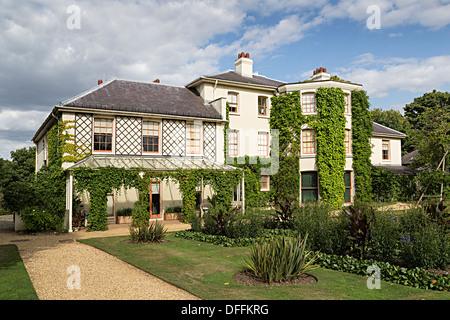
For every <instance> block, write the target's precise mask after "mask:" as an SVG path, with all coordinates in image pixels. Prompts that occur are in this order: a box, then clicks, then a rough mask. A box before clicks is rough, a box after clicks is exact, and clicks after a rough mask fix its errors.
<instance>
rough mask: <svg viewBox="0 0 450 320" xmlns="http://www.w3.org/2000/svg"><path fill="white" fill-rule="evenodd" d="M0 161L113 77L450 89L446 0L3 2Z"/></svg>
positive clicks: (391, 97)
mask: <svg viewBox="0 0 450 320" xmlns="http://www.w3.org/2000/svg"><path fill="white" fill-rule="evenodd" d="M0 8H1V10H0V157H2V158H5V159H6V158H9V156H10V151H11V150H15V149H18V148H22V147H25V146H31V145H33V144H32V142H31V138H32V137H33V135H34V133H35V132H36V130H37V129H38V128H39V126H40V124H41V123H42V122H43V120H44V119H45V118H46V117H47V116H48V114H49V113H50V111H51V109H52V108H53V106H54V105H55V104H57V103H58V102H60V101H64V100H66V99H68V98H70V97H72V96H74V95H77V94H79V93H81V92H82V91H85V90H87V89H89V88H91V87H93V86H95V85H96V83H97V80H98V79H100V78H101V79H104V80H107V79H109V78H112V77H117V78H123V79H133V80H142V81H152V80H154V79H156V78H159V79H161V82H162V83H164V84H173V85H185V84H187V83H188V82H190V81H191V80H193V79H195V78H197V77H199V76H200V75H203V74H212V73H216V72H221V71H226V70H228V69H233V68H234V60H235V59H236V58H237V54H238V53H239V52H241V51H244V52H249V53H250V56H251V57H252V58H253V59H254V71H258V72H259V73H260V74H262V75H266V76H268V77H271V78H274V79H278V80H283V81H288V82H294V81H300V80H304V79H307V78H309V77H310V76H311V74H312V70H314V69H316V68H317V67H326V68H327V70H328V71H329V72H330V73H331V74H334V75H338V76H339V77H341V78H343V79H346V80H351V81H353V82H357V83H361V84H363V86H364V89H365V90H366V91H367V92H368V94H369V96H370V102H371V105H372V108H383V109H396V110H402V108H403V106H404V105H405V104H406V103H410V102H412V101H413V99H414V97H418V96H421V95H423V94H424V93H425V92H429V91H432V90H433V89H436V90H440V91H450V26H449V24H450V0H440V1H439V0H427V1H420V0H417V1H415V0H409V1H408V0H398V1H386V0H368V1H365V0H361V1H356V0H342V1H328V0H315V1H310V0H267V1H255V0H225V1H207V0H205V1H200V0H199V1H181V0H180V1H166V0H164V1H145V0H134V1H125V0H123V1H122V0H115V1H112V0H96V1H76V0H58V1H56V0H35V1H32V0H26V1H25V0H0Z"/></svg>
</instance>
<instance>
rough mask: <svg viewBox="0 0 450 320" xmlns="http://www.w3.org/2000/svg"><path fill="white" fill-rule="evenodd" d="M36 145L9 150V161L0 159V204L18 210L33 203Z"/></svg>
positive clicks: (13, 210)
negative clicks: (0, 195) (0, 196)
mask: <svg viewBox="0 0 450 320" xmlns="http://www.w3.org/2000/svg"><path fill="white" fill-rule="evenodd" d="M35 153H36V147H30V148H22V149H18V150H16V151H11V161H9V160H3V159H0V194H2V198H1V203H0V204H1V206H2V207H3V208H4V209H6V210H8V211H10V212H19V211H20V210H22V209H24V208H25V207H27V205H33V204H35V192H34V187H35V184H34V173H35Z"/></svg>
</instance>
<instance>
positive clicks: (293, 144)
mask: <svg viewBox="0 0 450 320" xmlns="http://www.w3.org/2000/svg"><path fill="white" fill-rule="evenodd" d="M271 102H272V106H271V110H270V120H269V124H270V128H271V130H274V129H278V130H279V149H278V159H279V171H278V172H277V173H276V174H275V175H273V176H271V189H272V188H273V198H274V204H275V206H276V207H277V210H279V214H280V215H281V216H282V217H284V218H287V219H289V217H290V216H291V215H292V209H293V208H295V206H298V205H299V190H300V179H299V172H300V168H299V164H300V151H301V150H300V148H301V132H302V125H303V124H305V123H307V121H308V119H307V117H305V116H304V115H303V114H302V108H301V105H300V93H299V92H298V91H294V92H291V93H286V94H283V95H280V96H273V97H272V98H271Z"/></svg>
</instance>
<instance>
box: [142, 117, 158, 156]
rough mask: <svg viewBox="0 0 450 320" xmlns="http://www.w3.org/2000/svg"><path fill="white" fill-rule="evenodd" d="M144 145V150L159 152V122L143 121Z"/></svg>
mask: <svg viewBox="0 0 450 320" xmlns="http://www.w3.org/2000/svg"><path fill="white" fill-rule="evenodd" d="M142 147H143V151H144V152H151V153H158V152H159V122H155V121H143V122H142Z"/></svg>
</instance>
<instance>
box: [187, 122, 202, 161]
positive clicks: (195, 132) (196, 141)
mask: <svg viewBox="0 0 450 320" xmlns="http://www.w3.org/2000/svg"><path fill="white" fill-rule="evenodd" d="M200 131H201V126H200V125H198V124H193V123H188V124H186V153H187V154H200V144H201V143H200V142H201V137H200Z"/></svg>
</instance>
